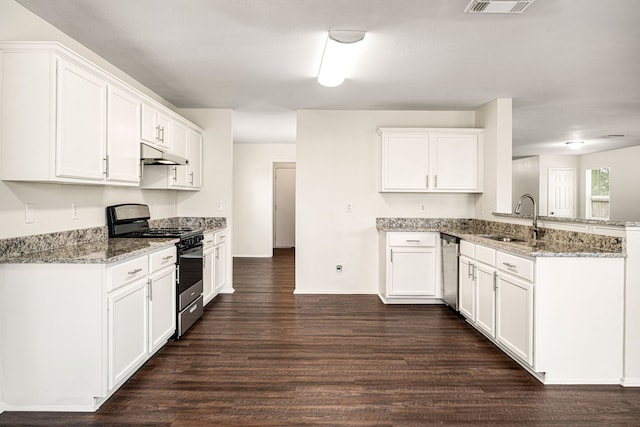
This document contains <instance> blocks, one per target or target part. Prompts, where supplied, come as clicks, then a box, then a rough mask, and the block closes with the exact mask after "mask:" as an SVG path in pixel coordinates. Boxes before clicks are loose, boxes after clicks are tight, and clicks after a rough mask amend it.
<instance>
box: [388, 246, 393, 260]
mask: <svg viewBox="0 0 640 427" xmlns="http://www.w3.org/2000/svg"><path fill="white" fill-rule="evenodd" d="M389 255H390V256H389V262H393V249H390V250H389Z"/></svg>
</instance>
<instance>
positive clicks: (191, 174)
mask: <svg viewBox="0 0 640 427" xmlns="http://www.w3.org/2000/svg"><path fill="white" fill-rule="evenodd" d="M189 175H190V176H191V180H190V181H189V183H190V184H191V185H193V172H191V173H190V174H189Z"/></svg>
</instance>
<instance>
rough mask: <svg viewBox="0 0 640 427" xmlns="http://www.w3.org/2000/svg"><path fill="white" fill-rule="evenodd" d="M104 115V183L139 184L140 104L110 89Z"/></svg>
mask: <svg viewBox="0 0 640 427" xmlns="http://www.w3.org/2000/svg"><path fill="white" fill-rule="evenodd" d="M107 111H108V113H107V180H108V181H121V182H130V183H132V184H138V183H139V182H140V144H138V142H137V138H138V127H139V124H140V100H139V99H138V98H136V97H135V96H134V95H133V94H132V93H131V92H129V91H128V90H126V89H124V88H120V87H118V86H115V85H110V86H109V93H108V106H107Z"/></svg>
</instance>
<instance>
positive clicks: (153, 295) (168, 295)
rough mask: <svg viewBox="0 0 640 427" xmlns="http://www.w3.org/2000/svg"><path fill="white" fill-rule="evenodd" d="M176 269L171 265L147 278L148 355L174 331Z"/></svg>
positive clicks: (158, 347)
mask: <svg viewBox="0 0 640 427" xmlns="http://www.w3.org/2000/svg"><path fill="white" fill-rule="evenodd" d="M175 310H176V269H175V267H174V266H173V265H172V266H170V267H167V268H164V269H162V270H160V271H157V272H155V273H152V274H151V275H150V276H149V354H154V353H155V352H156V351H158V350H159V349H160V348H161V347H162V346H163V345H165V344H166V342H167V340H168V339H169V338H170V337H171V336H172V335H173V334H174V332H175V331H176V315H175Z"/></svg>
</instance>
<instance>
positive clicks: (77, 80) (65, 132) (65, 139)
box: [3, 58, 107, 181]
mask: <svg viewBox="0 0 640 427" xmlns="http://www.w3.org/2000/svg"><path fill="white" fill-rule="evenodd" d="M57 68H58V70H57V71H58V72H57V77H58V81H57V84H58V90H57V94H58V99H57V113H58V114H57V130H58V131H57V137H56V175H57V176H59V177H67V178H79V179H92V180H98V181H102V180H103V179H104V175H105V174H106V154H105V153H106V139H107V137H106V135H107V115H106V105H107V82H106V80H105V79H104V78H102V77H100V76H98V75H96V74H95V73H92V72H91V71H88V70H87V69H85V68H82V67H79V66H77V65H75V64H73V63H71V62H69V61H66V60H64V59H62V58H58V60H57ZM34 95H36V96H37V94H34ZM3 125H4V123H3ZM34 125H36V124H34Z"/></svg>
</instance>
